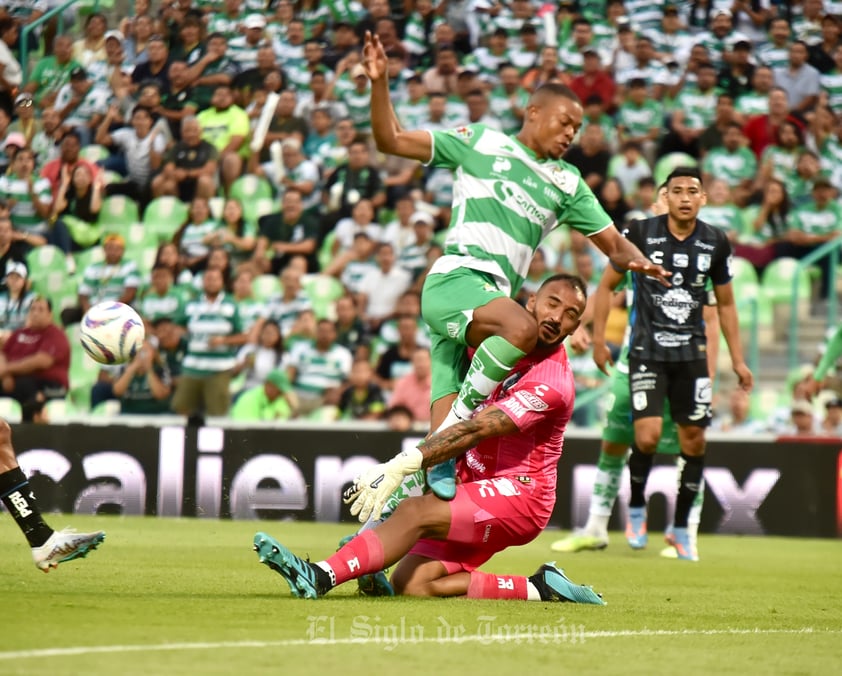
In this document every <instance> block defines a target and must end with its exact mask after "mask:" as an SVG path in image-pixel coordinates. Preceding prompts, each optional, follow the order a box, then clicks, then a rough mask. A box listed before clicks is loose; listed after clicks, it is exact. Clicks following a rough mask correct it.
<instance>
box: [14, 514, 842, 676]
mask: <svg viewBox="0 0 842 676" xmlns="http://www.w3.org/2000/svg"><path fill="white" fill-rule="evenodd" d="M49 521H50V522H51V523H52V524H53V525H54V527H58V528H61V527H64V526H65V525H67V524H70V525H72V526H74V527H75V528H77V529H79V530H91V529H96V528H102V529H104V530H106V532H107V538H106V541H105V543H104V544H103V545H102V547H100V549H99V550H97V551H95V552H93V553H91V554H90V555H89V556H88V557H87V558H86V559H82V560H78V561H72V562H68V563H66V564H62V565H61V566H59V568H58V570H54V571H52V572H50V573H49V574H47V575H44V574H43V573H41V572H40V571H38V570H37V569H36V568H35V566H34V565H33V564H32V561H31V558H30V553H29V549H28V548H27V546H26V542H25V540H24V539H23V537H22V536H21V534H20V533H19V532H18V530H17V528H16V526H15V525H14V523H13V522H12V521H11V519H10V518H9V517H8V515H4V516H3V518H2V519H0V543H2V544H0V570H2V574H3V585H2V596H0V598H2V603H0V607H2V612H3V615H4V617H3V622H2V630H0V674H3V675H11V674H26V675H27V676H32V675H38V674H50V675H51V676H57V675H62V674H67V675H76V674H109V675H113V674H120V675H133V674H138V675H139V674H143V675H148V674H156V675H157V674H167V675H169V674H201V675H202V676H207V675H210V674H226V675H228V674H252V673H264V674H283V675H284V676H287V675H293V674H306V675H307V676H321V675H323V674H341V673H350V674H359V675H363V676H368V675H372V674H387V675H389V674H400V676H409V675H411V674H431V675H433V674H436V675H439V674H524V673H526V671H525V670H529V674H530V676H533V675H539V674H558V673H573V672H577V673H598V674H672V673H686V674H713V673H716V674H717V675H721V674H740V675H741V676H744V675H746V674H829V673H836V672H837V671H838V669H839V665H840V664H842V647H840V646H842V610H840V606H842V575H840V564H841V562H842V542H840V541H831V540H825V541H818V540H799V539H782V538H738V537H714V536H707V537H705V536H702V538H701V539H700V547H699V549H700V555H701V557H702V560H701V562H699V563H696V564H693V563H686V562H678V561H670V560H666V559H661V558H660V557H659V556H658V552H659V550H660V549H661V543H660V541H659V540H658V539H657V538H655V537H654V536H653V537H652V538H650V540H651V542H650V548H649V549H648V550H646V551H644V552H633V551H631V550H630V549H628V547H627V546H626V545H625V543H624V541H623V538H622V536H621V535H620V534H618V533H612V542H611V546H610V547H609V548H608V549H607V550H605V551H603V552H583V553H580V554H575V555H567V556H565V557H563V558H559V560H558V563H559V565H560V566H562V567H563V568H565V570H566V571H567V573H568V575H569V576H570V577H571V578H572V579H573V580H575V581H576V582H582V583H587V584H592V585H593V586H594V588H595V589H596V590H597V591H600V592H602V593H603V594H604V597H605V599H606V600H607V601H608V605H607V606H605V607H594V606H576V605H573V604H553V603H532V602H520V601H509V602H504V601H468V600H465V599H402V598H398V599H369V598H361V597H358V596H356V594H355V591H356V587H355V585H354V583H350V584H347V585H344V586H343V587H341V588H339V589H337V590H335V591H334V592H332V593H331V594H330V595H329V596H328V597H326V598H324V599H319V600H318V601H304V600H298V599H294V598H292V597H291V596H290V594H289V590H288V587H287V585H286V583H285V582H284V581H283V580H282V579H281V578H280V577H279V576H277V575H276V574H275V573H273V572H272V571H271V570H270V569H269V568H267V567H265V566H263V565H260V564H259V563H258V561H257V556H256V554H255V553H254V552H253V551H252V550H251V542H252V537H253V535H254V533H255V531H257V530H265V531H267V532H269V533H271V534H272V535H274V536H275V537H277V538H278V539H279V540H281V541H282V542H284V543H285V544H287V545H288V546H289V547H290V548H291V549H292V550H293V551H295V552H296V553H299V554H309V555H310V557H311V558H312V559H313V560H317V559H320V558H323V557H325V556H327V555H328V554H330V553H331V552H332V551H333V550H334V549H335V546H336V542H337V541H338V540H339V538H340V537H341V536H343V535H345V534H347V533H348V531H349V528H348V526H347V525H344V526H343V525H336V524H330V525H324V524H309V523H289V522H268V521H260V522H243V521H238V522H231V521H224V522H220V521H205V520H186V519H184V520H174V519H155V518H145V519H142V518H122V517H78V516H62V515H50V516H49ZM558 536H559V533H558V531H548V532H547V533H544V534H543V535H542V536H541V537H540V538H539V539H538V540H536V541H535V542H533V543H531V544H530V545H529V546H527V547H521V548H518V549H512V550H509V551H506V552H503V553H502V554H500V555H498V556H497V557H495V558H494V559H493V560H492V561H491V562H489V564H488V565H487V566H485V568H484V569H485V570H490V571H494V572H500V573H521V574H531V573H532V572H534V571H535V569H536V568H537V567H538V566H539V565H540V564H541V563H543V562H544V561H549V560H552V559H554V558H556V557H555V556H554V555H553V553H552V552H550V550H549V544H550V542H552V540H553V539H555V538H556V537H558Z"/></svg>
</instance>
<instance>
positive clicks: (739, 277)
mask: <svg viewBox="0 0 842 676" xmlns="http://www.w3.org/2000/svg"><path fill="white" fill-rule="evenodd" d="M731 274H732V275H733V279H732V281H733V283H734V287H735V289H736V287H738V286H739V285H741V284H742V283H748V284H759V283H760V279H759V277H758V276H757V270H756V269H755V267H754V265H752V264H751V262H750V261H748V260H746V259H745V258H740V257H739V256H734V257H733V258H732V259H731Z"/></svg>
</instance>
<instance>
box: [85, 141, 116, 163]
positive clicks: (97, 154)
mask: <svg viewBox="0 0 842 676" xmlns="http://www.w3.org/2000/svg"><path fill="white" fill-rule="evenodd" d="M110 156H111V152H110V151H109V150H108V148H106V147H105V146H101V145H97V144H96V143H91V144H90V145H87V146H85V147H84V148H82V149H81V150H80V151H79V157H81V158H82V159H85V160H88V162H93V163H94V164H96V163H97V162H99V161H100V160H104V159H107V158H108V157H110Z"/></svg>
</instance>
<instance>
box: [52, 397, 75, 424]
mask: <svg viewBox="0 0 842 676" xmlns="http://www.w3.org/2000/svg"><path fill="white" fill-rule="evenodd" d="M74 413H76V409H75V408H74V407H73V402H71V401H70V398H69V397H65V398H64V399H49V400H48V401H47V402H46V403H45V404H44V414H45V415H46V416H47V420H48V421H49V422H51V423H61V422H66V421H67V420H69V419H70V418H72V417H73V414H74Z"/></svg>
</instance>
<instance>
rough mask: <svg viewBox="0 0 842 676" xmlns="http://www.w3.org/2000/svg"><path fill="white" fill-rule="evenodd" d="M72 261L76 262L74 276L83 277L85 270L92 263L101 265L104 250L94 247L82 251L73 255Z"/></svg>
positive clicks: (103, 258)
mask: <svg viewBox="0 0 842 676" xmlns="http://www.w3.org/2000/svg"><path fill="white" fill-rule="evenodd" d="M73 259H74V260H75V261H76V274H77V275H80V276H84V274H85V269H86V268H87V267H88V266H89V265H92V264H93V263H101V262H102V261H104V260H105V249H103V248H102V247H101V246H95V247H92V248H90V249H85V250H84V251H77V252H76V253H74V254H73Z"/></svg>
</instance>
